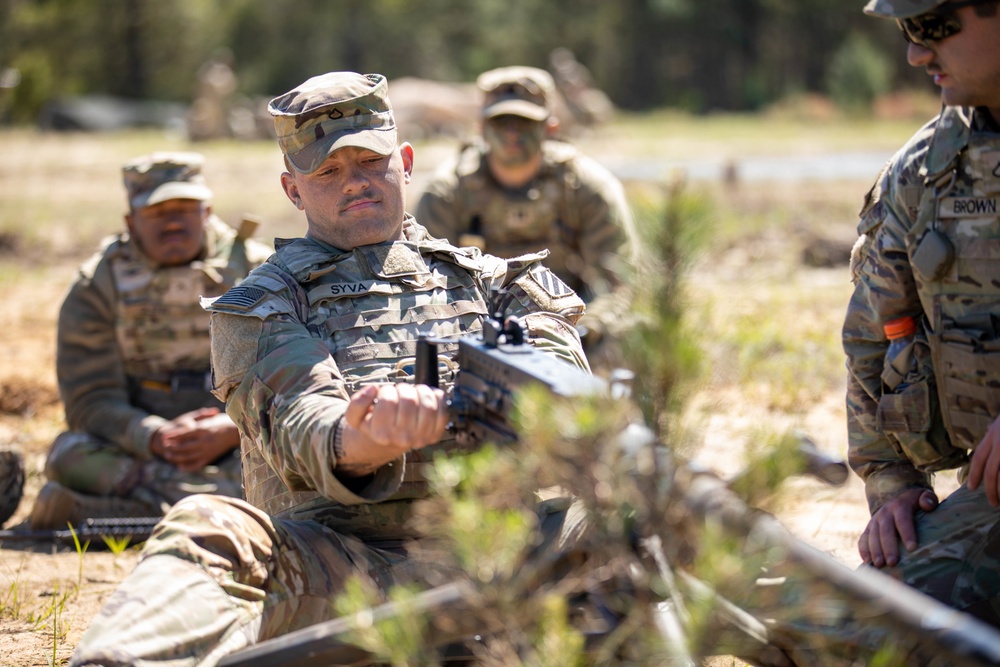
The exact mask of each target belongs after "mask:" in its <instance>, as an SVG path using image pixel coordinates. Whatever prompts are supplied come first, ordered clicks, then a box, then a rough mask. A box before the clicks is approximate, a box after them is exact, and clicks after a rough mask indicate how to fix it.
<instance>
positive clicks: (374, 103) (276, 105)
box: [267, 72, 396, 174]
mask: <svg viewBox="0 0 1000 667" xmlns="http://www.w3.org/2000/svg"><path fill="white" fill-rule="evenodd" d="M267 110H268V112H269V113H270V114H271V115H272V116H274V129H275V132H276V133H277V135H278V146H280V147H281V152H282V153H284V154H285V156H286V157H287V158H288V161H289V162H291V163H292V166H294V167H295V169H296V170H298V171H300V172H302V173H303V174H311V173H312V172H314V171H316V170H317V169H319V166H320V165H321V164H323V161H324V160H326V158H327V156H328V155H330V154H331V153H333V152H334V151H335V150H337V149H338V148H343V147H344V146H356V147H358V148H367V149H368V150H372V151H375V152H376V153H378V154H380V155H388V154H389V153H391V152H392V150H393V149H394V148H395V147H396V121H395V120H394V119H393V116H392V105H391V104H390V103H389V85H388V82H387V81H386V78H385V77H384V76H382V75H381V74H356V73H355V72H329V73H327V74H321V75H320V76H314V77H313V78H311V79H309V80H308V81H306V82H305V83H302V84H301V85H299V87H298V88H295V89H294V90H291V91H289V92H287V93H285V94H284V95H281V96H280V97H275V98H274V99H273V100H271V103H270V104H269V105H268V107H267Z"/></svg>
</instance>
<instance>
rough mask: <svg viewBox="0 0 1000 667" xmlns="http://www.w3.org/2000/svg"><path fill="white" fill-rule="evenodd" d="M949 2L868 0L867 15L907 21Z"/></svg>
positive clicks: (945, 0)
mask: <svg viewBox="0 0 1000 667" xmlns="http://www.w3.org/2000/svg"><path fill="white" fill-rule="evenodd" d="M947 1H948V0H868V4H867V5H865V14H871V15H872V16H882V17H884V18H887V19H906V18H910V17H911V16H918V15H920V14H924V13H926V12H929V11H931V10H932V9H934V8H935V7H939V6H941V5H943V4H945V3H946V2H947Z"/></svg>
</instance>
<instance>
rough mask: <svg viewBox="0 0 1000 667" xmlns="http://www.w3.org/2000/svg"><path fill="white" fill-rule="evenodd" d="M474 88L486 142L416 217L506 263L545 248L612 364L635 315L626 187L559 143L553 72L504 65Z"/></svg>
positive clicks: (471, 149)
mask: <svg viewBox="0 0 1000 667" xmlns="http://www.w3.org/2000/svg"><path fill="white" fill-rule="evenodd" d="M476 84H477V86H478V87H479V89H480V91H481V92H482V94H483V107H482V131H483V139H482V141H476V142H473V143H471V144H468V145H465V146H463V147H462V149H461V150H460V152H459V155H458V156H457V159H456V160H453V161H451V162H448V163H445V164H444V165H442V166H441V168H440V169H439V170H438V171H437V173H436V174H435V176H434V178H433V179H432V181H431V182H430V183H429V184H428V186H427V188H426V190H425V192H424V194H423V196H422V197H421V199H420V202H419V204H418V206H417V211H416V215H417V219H418V220H420V222H421V224H423V225H425V226H426V227H427V231H428V232H430V233H431V235H433V236H436V237H438V238H442V239H448V240H450V241H451V242H452V243H455V244H457V245H460V246H466V245H474V246H477V247H479V248H481V249H482V250H483V251H484V252H488V253H491V254H493V255H497V256H499V257H506V258H511V257H517V256H518V255H522V254H524V253H530V252H538V251H540V250H546V249H547V250H548V251H549V256H548V258H546V260H545V263H546V265H547V266H549V267H551V269H552V270H553V272H555V274H556V275H558V276H559V277H560V278H561V279H562V280H563V282H565V283H566V284H568V285H569V286H570V287H571V288H573V290H575V291H576V292H577V293H578V294H579V295H580V296H581V297H582V298H583V300H584V301H585V302H586V303H587V314H586V316H585V317H584V318H583V319H582V320H581V332H582V333H584V334H585V335H584V339H583V342H584V346H585V348H586V350H587V356H588V358H589V359H590V361H591V363H592V364H595V365H597V366H600V367H607V366H612V365H614V364H615V363H617V357H616V356H614V355H615V352H614V350H613V346H608V345H606V343H608V342H609V341H608V337H607V336H606V335H605V334H607V333H608V332H609V331H613V330H614V329H615V328H616V327H620V324H621V321H622V318H623V316H624V315H625V313H627V312H628V307H629V304H630V301H631V299H630V297H629V294H628V289H627V286H626V283H625V280H624V278H623V271H624V269H625V267H626V266H628V265H632V264H633V263H634V255H635V251H636V247H637V244H636V232H635V225H634V222H633V220H632V213H631V211H630V210H629V207H628V203H627V202H626V200H625V193H624V189H623V188H622V185H621V183H620V182H619V181H618V179H617V178H615V177H614V176H613V175H612V174H611V173H610V172H608V170H606V169H605V168H604V167H602V166H601V165H599V164H598V163H597V162H595V161H594V160H592V159H590V158H588V157H587V156H585V155H583V154H581V153H580V152H579V151H578V150H577V149H576V148H575V147H573V146H572V145H570V144H568V143H564V142H561V141H555V140H553V137H554V136H555V135H556V133H557V132H558V129H559V123H558V120H557V119H556V116H555V115H554V114H553V113H552V104H553V98H554V96H556V95H557V93H556V90H555V84H554V83H553V80H552V77H551V75H549V73H548V72H546V71H545V70H541V69H537V68H534V67H501V68H499V69H495V70H490V71H488V72H485V73H483V74H481V75H480V76H479V79H478V80H477V82H476ZM609 348H611V349H609ZM609 355H610V356H609Z"/></svg>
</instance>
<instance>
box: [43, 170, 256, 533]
mask: <svg viewBox="0 0 1000 667" xmlns="http://www.w3.org/2000/svg"><path fill="white" fill-rule="evenodd" d="M202 163H203V158H202V156H201V155H198V154H196V153H155V154H153V155H148V156H144V157H140V158H137V159H135V160H133V161H131V162H129V163H128V164H126V165H125V166H124V168H123V173H124V181H125V188H126V191H127V194H128V203H129V212H128V213H127V214H126V215H125V221H126V224H127V227H128V231H127V232H124V233H121V234H118V235H116V236H115V237H113V238H111V239H110V240H109V241H107V242H106V243H105V245H104V247H103V248H102V249H101V251H100V252H98V253H97V254H96V255H95V256H94V257H93V258H91V259H90V260H89V261H88V262H87V263H86V264H84V265H83V267H82V268H81V270H80V273H79V275H78V276H77V278H76V280H75V281H74V282H73V284H72V286H71V287H70V289H69V293H68V294H67V296H66V298H65V301H64V302H63V305H62V308H61V310H60V312H59V323H58V334H57V337H58V348H57V353H56V372H57V376H58V381H59V391H60V394H61V396H62V400H63V403H64V405H65V409H66V421H67V423H68V425H69V430H68V431H66V432H65V433H62V434H61V435H59V437H57V438H56V440H55V442H54V443H53V444H52V447H51V449H50V451H49V454H48V458H47V460H46V464H45V475H46V477H47V478H48V479H49V480H50V481H49V482H48V483H47V484H46V485H45V486H44V487H43V488H42V490H41V492H40V493H39V495H38V498H37V499H36V501H35V505H34V507H33V509H32V512H31V525H32V528H35V529H47V528H65V527H66V524H67V522H69V523H73V524H76V523H78V522H80V521H82V520H83V519H85V518H102V517H104V518H106V517H115V516H157V515H160V514H162V513H163V511H165V509H166V506H168V505H170V504H173V503H174V502H176V501H177V500H179V499H180V498H182V497H184V496H187V495H189V494H191V493H197V492H212V493H219V494H224V495H228V496H237V497H238V496H240V495H241V486H240V458H239V433H238V432H237V429H236V426H235V425H234V424H233V422H232V420H231V419H229V417H228V416H227V415H226V414H225V412H222V411H221V407H222V403H221V402H219V401H218V400H217V399H216V398H215V397H213V396H212V394H211V391H210V390H211V371H210V363H209V360H210V340H209V318H208V313H206V312H205V311H204V310H203V309H202V308H201V305H200V303H199V299H200V297H202V296H209V297H211V296H218V295H220V294H223V293H224V292H226V290H228V289H229V288H230V287H232V286H233V285H235V284H236V283H238V282H239V281H240V280H242V279H243V278H244V277H245V276H246V275H247V273H249V271H250V269H252V268H253V267H255V266H257V265H258V264H260V263H262V262H263V261H264V260H265V259H267V257H268V255H269V254H270V252H271V249H270V248H268V247H267V246H266V245H264V244H262V243H258V242H256V241H252V240H249V239H247V238H246V236H247V235H248V233H239V232H237V231H235V230H233V229H232V228H230V227H229V226H228V225H226V224H225V223H224V222H222V221H221V220H220V219H219V218H218V217H216V216H215V215H213V214H212V207H211V198H212V192H211V191H210V190H209V188H208V187H207V186H206V184H205V180H204V177H203V176H202V173H201V167H202ZM251 231H252V230H251Z"/></svg>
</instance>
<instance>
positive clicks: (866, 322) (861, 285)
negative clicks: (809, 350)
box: [843, 172, 929, 513]
mask: <svg viewBox="0 0 1000 667" xmlns="http://www.w3.org/2000/svg"><path fill="white" fill-rule="evenodd" d="M883 178H884V179H886V180H884V181H883V182H882V183H881V184H879V185H878V186H877V187H881V188H882V192H883V195H882V196H881V197H879V196H878V195H876V196H875V198H874V199H873V200H872V201H870V202H869V204H868V205H866V207H865V210H864V211H862V214H863V215H862V219H861V223H860V225H859V227H858V231H859V233H860V238H859V240H858V243H857V245H856V246H855V248H854V252H853V253H852V258H851V276H852V279H853V281H854V285H855V287H854V293H853V295H852V297H851V300H850V303H849V305H848V308H847V315H846V317H845V320H844V328H843V345H844V352H845V354H846V355H847V369H848V376H847V435H848V459H849V461H850V464H851V467H852V468H853V469H854V471H855V472H857V474H858V475H859V476H860V477H861V478H862V479H863V480H864V481H865V494H866V496H867V498H868V506H869V509H870V510H871V512H872V513H874V512H875V511H876V510H878V509H879V508H880V507H881V506H882V505H884V504H885V503H886V502H888V501H889V500H891V499H892V498H894V497H896V496H897V495H899V493H900V492H902V491H903V490H905V489H909V488H913V487H929V478H928V476H927V475H926V474H924V473H921V472H920V471H918V470H917V469H916V468H915V467H914V466H913V464H912V463H910V461H909V460H908V459H907V458H906V457H905V456H904V455H903V454H902V450H901V449H899V447H898V445H897V444H896V443H894V442H893V441H892V439H891V436H887V435H886V434H883V433H882V432H881V431H880V430H879V429H878V422H877V409H878V401H879V398H880V397H881V396H882V381H881V373H882V368H883V365H884V361H885V352H886V348H887V347H888V343H887V341H886V338H885V334H884V333H883V330H882V325H883V321H884V320H885V319H891V318H892V317H898V316H900V315H905V314H915V313H918V312H919V311H920V305H919V301H918V298H917V293H916V289H915V286H914V282H913V275H912V272H911V268H910V264H909V259H908V256H907V253H906V246H905V242H904V237H905V235H906V231H907V225H908V224H909V218H908V216H907V212H906V209H905V208H904V207H902V206H901V205H900V204H901V202H899V201H896V200H895V199H894V198H893V194H892V187H891V185H892V183H891V173H890V172H884V173H883Z"/></svg>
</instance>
